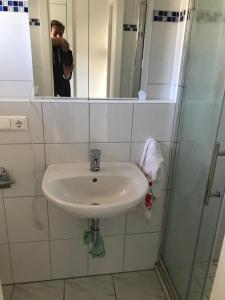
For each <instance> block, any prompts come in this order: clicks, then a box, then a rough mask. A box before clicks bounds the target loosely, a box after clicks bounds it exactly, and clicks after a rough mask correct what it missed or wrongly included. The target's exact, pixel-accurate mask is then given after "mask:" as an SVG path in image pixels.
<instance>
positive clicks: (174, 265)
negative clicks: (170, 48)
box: [161, 0, 225, 300]
mask: <svg viewBox="0 0 225 300" xmlns="http://www.w3.org/2000/svg"><path fill="white" fill-rule="evenodd" d="M193 13H194V20H193V27H192V31H191V40H190V49H189V56H188V66H187V71H186V78H185V84H184V97H183V105H182V113H181V123H180V129H179V139H178V152H177V157H176V165H175V172H174V181H173V185H172V190H171V197H170V207H169V210H168V217H167V224H166V231H165V236H164V242H163V248H162V257H161V260H162V262H163V264H164V266H165V268H166V270H167V273H168V274H169V277H170V279H171V280H172V282H173V285H174V287H175V289H176V291H177V294H178V295H179V298H180V299H182V300H183V299H185V300H186V299H190V300H200V299H204V298H202V296H203V290H204V287H205V286H206V285H207V284H208V283H207V282H206V279H207V277H208V275H209V272H208V271H209V270H208V269H209V268H208V267H209V265H210V262H211V254H212V250H213V246H214V244H215V235H216V232H217V229H218V226H219V219H220V214H221V208H222V204H223V201H222V199H223V197H222V195H223V192H224V191H223V190H222V188H221V190H220V193H221V197H211V198H210V202H209V205H207V206H206V205H205V193H206V190H207V185H208V176H209V172H210V167H211V161H212V156H213V150H214V147H215V144H216V142H217V139H218V127H219V122H220V118H221V112H222V104H223V100H224V83H225V22H224V16H225V3H224V0H198V1H196V3H195V8H194V10H193ZM224 160H225V158H224ZM223 176H224V178H225V171H224V174H223ZM214 187H215V186H214ZM214 187H213V188H214ZM200 263H201V267H202V268H199V267H200ZM202 263H203V264H205V266H204V267H203V264H202ZM204 268H205V269H204ZM200 273H201V275H200ZM206 297H207V296H206ZM206 299H207V298H206Z"/></svg>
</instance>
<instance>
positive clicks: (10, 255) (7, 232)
mask: <svg viewBox="0 0 225 300" xmlns="http://www.w3.org/2000/svg"><path fill="white" fill-rule="evenodd" d="M2 202H3V210H4V219H5V227H6V235H7V246H8V251H9V261H10V270H11V275H12V281H13V283H14V282H15V280H14V274H13V264H12V254H11V248H10V240H9V230H8V223H7V219H6V209H5V198H4V193H3V191H2Z"/></svg>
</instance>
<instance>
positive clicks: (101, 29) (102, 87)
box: [89, 0, 109, 98]
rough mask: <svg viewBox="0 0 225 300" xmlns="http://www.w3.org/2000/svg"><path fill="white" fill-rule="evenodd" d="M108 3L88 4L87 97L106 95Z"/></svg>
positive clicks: (100, 1) (93, 2) (97, 0)
mask: <svg viewBox="0 0 225 300" xmlns="http://www.w3.org/2000/svg"><path fill="white" fill-rule="evenodd" d="M108 24H109V3H108V1H102V0H95V1H90V2H89V96H90V97H91V98H105V97H106V95H107V59H108Z"/></svg>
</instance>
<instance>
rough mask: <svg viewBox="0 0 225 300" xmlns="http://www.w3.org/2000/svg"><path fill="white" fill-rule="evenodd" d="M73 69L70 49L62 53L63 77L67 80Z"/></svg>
mask: <svg viewBox="0 0 225 300" xmlns="http://www.w3.org/2000/svg"><path fill="white" fill-rule="evenodd" d="M73 69H74V64H73V53H72V51H71V50H68V52H66V53H64V55H63V73H64V74H63V75H64V79H66V80H69V79H70V78H71V76H72V73H73Z"/></svg>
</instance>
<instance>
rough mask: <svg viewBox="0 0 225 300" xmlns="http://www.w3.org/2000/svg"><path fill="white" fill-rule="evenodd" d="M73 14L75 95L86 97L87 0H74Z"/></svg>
mask: <svg viewBox="0 0 225 300" xmlns="http://www.w3.org/2000/svg"><path fill="white" fill-rule="evenodd" d="M72 14H73V23H72V28H73V49H74V53H73V55H74V66H75V67H74V78H75V83H74V86H75V88H76V97H78V98H82V97H84V98H87V97H88V0H75V1H73V5H72Z"/></svg>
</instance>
